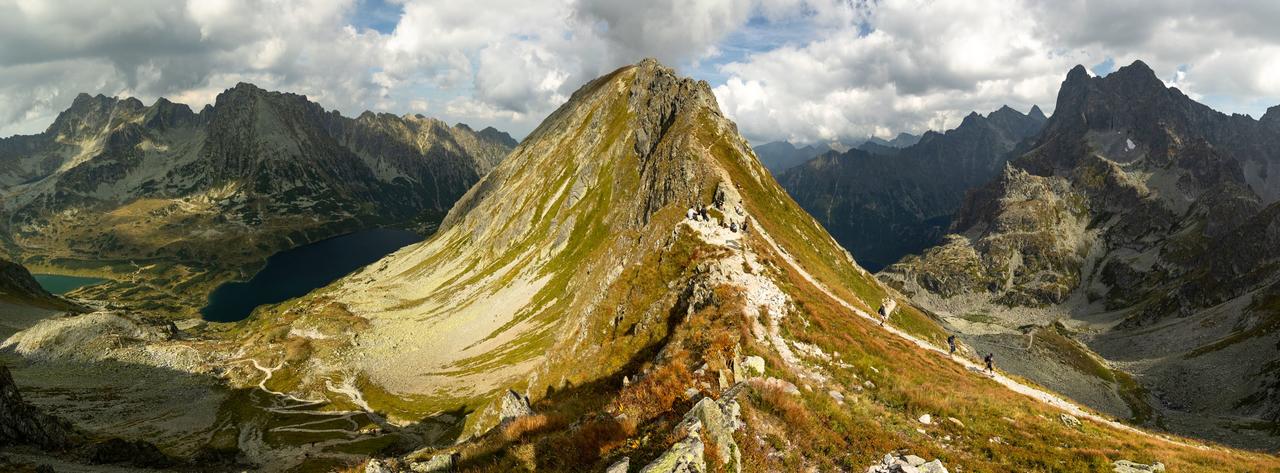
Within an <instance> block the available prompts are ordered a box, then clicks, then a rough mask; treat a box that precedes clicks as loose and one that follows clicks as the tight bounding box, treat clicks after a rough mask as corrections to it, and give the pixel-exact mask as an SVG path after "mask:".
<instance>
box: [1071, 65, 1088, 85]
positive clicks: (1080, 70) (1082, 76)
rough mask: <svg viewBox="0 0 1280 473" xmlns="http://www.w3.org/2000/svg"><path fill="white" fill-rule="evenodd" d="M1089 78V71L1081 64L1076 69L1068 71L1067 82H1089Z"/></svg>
mask: <svg viewBox="0 0 1280 473" xmlns="http://www.w3.org/2000/svg"><path fill="white" fill-rule="evenodd" d="M1089 77H1090V76H1089V70H1088V69H1085V68H1084V66H1082V65H1080V64H1076V67H1073V68H1071V70H1070V71H1067V80H1066V82H1078V81H1082V80H1089Z"/></svg>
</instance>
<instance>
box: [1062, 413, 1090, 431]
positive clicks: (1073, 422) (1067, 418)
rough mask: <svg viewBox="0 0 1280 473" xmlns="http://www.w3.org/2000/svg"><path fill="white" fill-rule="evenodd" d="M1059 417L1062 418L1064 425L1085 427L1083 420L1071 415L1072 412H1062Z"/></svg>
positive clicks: (1077, 427)
mask: <svg viewBox="0 0 1280 473" xmlns="http://www.w3.org/2000/svg"><path fill="white" fill-rule="evenodd" d="M1058 418H1059V419H1061V420H1062V424H1063V425H1065V426H1067V427H1071V428H1073V429H1080V428H1083V427H1084V424H1083V423H1082V422H1080V419H1077V418H1076V417H1075V416H1073V415H1070V414H1060V415H1059V416H1058Z"/></svg>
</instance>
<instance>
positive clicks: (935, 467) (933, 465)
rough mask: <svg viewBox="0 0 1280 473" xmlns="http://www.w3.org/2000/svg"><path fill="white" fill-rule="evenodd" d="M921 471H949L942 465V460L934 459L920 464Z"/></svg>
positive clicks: (925, 472) (927, 472) (930, 472)
mask: <svg viewBox="0 0 1280 473" xmlns="http://www.w3.org/2000/svg"><path fill="white" fill-rule="evenodd" d="M920 473H948V472H947V467H945V466H942V462H940V461H938V460H936V459H935V460H933V461H931V462H928V463H925V464H923V465H920Z"/></svg>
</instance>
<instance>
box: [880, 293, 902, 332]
mask: <svg viewBox="0 0 1280 473" xmlns="http://www.w3.org/2000/svg"><path fill="white" fill-rule="evenodd" d="M897 308H898V301H895V300H893V299H885V300H883V301H881V302H880V310H877V311H876V312H877V313H879V314H880V326H881V327H883V326H884V323H885V322H888V321H889V317H890V316H892V315H893V310H894V309H897Z"/></svg>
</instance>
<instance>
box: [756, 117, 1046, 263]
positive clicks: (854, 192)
mask: <svg viewBox="0 0 1280 473" xmlns="http://www.w3.org/2000/svg"><path fill="white" fill-rule="evenodd" d="M1044 120H1045V118H1044V115H1043V114H1041V113H1040V110H1039V109H1038V108H1036V109H1033V110H1032V112H1031V113H1030V114H1028V115H1024V114H1022V113H1019V112H1018V111H1016V110H1013V109H1011V108H1009V107H1004V108H1001V109H1000V110H997V111H995V112H991V113H990V114H988V115H987V116H985V117H984V116H981V115H978V114H977V113H974V114H970V115H969V116H968V117H965V119H964V121H963V122H962V123H961V124H960V126H959V127H957V128H956V129H954V130H950V131H947V132H946V133H935V132H927V133H925V134H924V136H922V137H920V138H919V141H918V142H916V143H914V144H913V145H911V146H906V147H904V148H901V149H899V148H886V147H887V146H889V145H888V144H885V145H876V146H878V147H876V148H872V149H871V151H867V150H864V149H856V148H855V149H851V150H849V151H847V152H845V153H842V154H838V153H827V154H824V155H822V156H819V157H817V158H815V159H813V160H811V161H809V162H807V163H805V164H804V165H802V166H797V167H795V168H792V169H791V170H789V171H788V172H787V173H786V174H785V175H783V176H781V177H780V178H779V182H781V183H782V185H783V187H785V188H786V189H787V192H788V193H790V194H791V195H792V197H794V198H795V199H796V202H799V203H800V205H801V206H802V207H804V209H805V210H807V211H808V212H809V213H810V214H812V215H814V216H815V217H816V218H817V219H818V221H820V222H822V224H823V226H825V227H826V228H827V231H829V232H831V235H832V236H834V237H835V238H836V240H837V241H839V242H840V244H842V245H844V247H845V248H848V249H849V251H851V252H853V254H854V256H855V257H857V258H858V261H859V262H861V263H862V264H863V265H866V267H867V268H869V269H871V270H873V271H876V270H879V269H880V268H883V267H884V266H887V265H889V264H891V263H894V262H896V261H898V259H900V258H902V257H903V256H904V255H907V254H911V253H918V252H920V251H922V250H923V249H924V248H927V247H929V246H931V245H933V244H935V243H936V242H938V240H939V239H940V238H941V236H942V235H943V233H945V230H946V228H947V227H948V225H949V224H950V221H951V216H952V215H953V214H955V212H956V211H957V210H958V209H959V208H960V205H961V203H962V202H963V201H964V196H965V192H967V191H968V190H970V189H973V188H976V187H978V186H980V185H982V184H983V183H986V182H987V181H989V180H991V179H992V178H993V177H995V176H996V175H997V174H998V173H999V172H1000V171H1001V169H1003V168H1004V163H1005V162H1006V161H1007V160H1008V155H1009V153H1010V152H1011V151H1012V150H1013V149H1014V148H1015V147H1016V146H1017V145H1018V144H1019V143H1020V142H1022V141H1023V140H1024V139H1026V138H1028V137H1030V136H1032V135H1034V134H1036V133H1037V132H1038V131H1040V127H1041V126H1043V124H1044ZM905 138H908V137H899V139H895V142H899V143H904V142H907V141H903V140H904V139H905ZM885 143H890V142H887V141H886V142H885ZM882 148H883V149H882ZM887 150H892V151H891V152H890V151H887Z"/></svg>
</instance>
